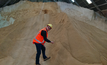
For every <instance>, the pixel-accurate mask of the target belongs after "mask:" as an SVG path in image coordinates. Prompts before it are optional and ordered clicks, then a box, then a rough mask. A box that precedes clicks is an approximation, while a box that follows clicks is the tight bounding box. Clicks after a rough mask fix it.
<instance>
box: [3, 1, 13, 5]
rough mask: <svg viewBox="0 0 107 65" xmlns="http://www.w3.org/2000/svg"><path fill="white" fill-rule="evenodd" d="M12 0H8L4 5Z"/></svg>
mask: <svg viewBox="0 0 107 65" xmlns="http://www.w3.org/2000/svg"><path fill="white" fill-rule="evenodd" d="M10 1H11V0H8V1H7V2H6V3H5V4H4V5H3V7H4V6H6V5H7V4H8V3H9V2H10Z"/></svg>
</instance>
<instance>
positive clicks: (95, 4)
mask: <svg viewBox="0 0 107 65" xmlns="http://www.w3.org/2000/svg"><path fill="white" fill-rule="evenodd" d="M91 1H92V3H93V5H94V6H95V7H96V8H97V9H98V10H99V12H100V13H101V14H102V15H103V16H104V14H103V13H102V12H101V10H100V8H99V7H98V6H97V5H96V4H95V2H94V1H93V0H91Z"/></svg>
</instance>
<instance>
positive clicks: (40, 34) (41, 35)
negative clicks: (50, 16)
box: [33, 24, 53, 65]
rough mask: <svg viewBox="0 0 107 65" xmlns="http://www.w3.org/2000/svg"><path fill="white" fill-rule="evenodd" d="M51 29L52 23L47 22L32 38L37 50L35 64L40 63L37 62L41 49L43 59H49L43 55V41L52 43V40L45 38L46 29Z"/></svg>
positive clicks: (46, 35) (38, 64)
mask: <svg viewBox="0 0 107 65" xmlns="http://www.w3.org/2000/svg"><path fill="white" fill-rule="evenodd" d="M51 29H52V24H48V25H47V26H46V27H44V28H43V29H41V30H40V31H39V32H38V34H37V35H36V36H35V38H34V39H33V44H35V45H36V50H37V54H36V65H40V63H39V58H40V54H41V50H42V55H43V59H44V61H46V60H48V59H50V57H47V56H46V55H45V46H44V44H45V42H49V43H52V44H53V41H50V40H49V39H47V37H48V31H49V30H51Z"/></svg>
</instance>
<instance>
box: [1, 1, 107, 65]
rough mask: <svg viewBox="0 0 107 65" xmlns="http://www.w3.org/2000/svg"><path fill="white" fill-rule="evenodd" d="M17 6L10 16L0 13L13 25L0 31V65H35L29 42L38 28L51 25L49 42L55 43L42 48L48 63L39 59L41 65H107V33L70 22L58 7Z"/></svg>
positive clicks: (32, 47) (83, 23)
mask: <svg viewBox="0 0 107 65" xmlns="http://www.w3.org/2000/svg"><path fill="white" fill-rule="evenodd" d="M22 2H23V4H20V3H22ZM20 3H18V4H17V5H14V7H15V6H16V7H17V8H13V9H12V10H11V12H4V11H2V12H1V15H2V16H4V17H5V16H8V17H12V18H14V19H15V21H14V24H12V25H10V26H7V27H4V28H1V29H0V64H2V65H34V63H35V55H36V48H35V45H33V44H32V40H33V38H34V36H35V35H36V34H37V32H38V31H39V30H40V29H41V28H43V27H45V26H46V25H47V24H48V23H52V24H53V29H52V30H51V31H49V37H48V38H49V39H50V40H52V41H54V42H55V43H54V44H49V43H46V44H45V46H46V49H47V50H46V54H47V56H51V59H50V60H48V61H46V62H44V61H43V60H42V56H41V58H40V63H41V64H42V65H107V51H106V50H107V47H106V46H107V44H106V42H107V38H106V37H107V33H106V32H104V31H102V30H100V29H98V28H96V27H94V26H91V25H89V24H87V23H85V22H83V21H80V20H78V19H75V18H72V16H69V15H68V14H66V12H63V11H61V9H60V6H58V5H57V3H52V2H48V3H42V2H39V3H36V2H29V1H21V2H20ZM9 7H11V6H9ZM4 9H5V8H4ZM69 13H72V12H69Z"/></svg>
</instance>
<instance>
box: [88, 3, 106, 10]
mask: <svg viewBox="0 0 107 65" xmlns="http://www.w3.org/2000/svg"><path fill="white" fill-rule="evenodd" d="M106 4H107V3H104V4H101V5H97V6H98V7H100V6H103V5H106ZM92 8H95V7H91V8H90V9H92Z"/></svg>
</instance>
